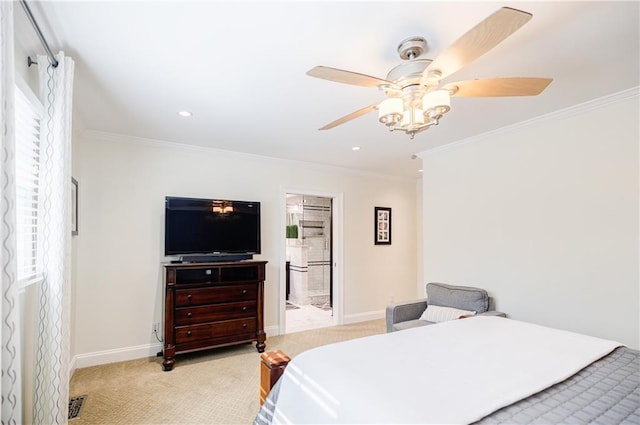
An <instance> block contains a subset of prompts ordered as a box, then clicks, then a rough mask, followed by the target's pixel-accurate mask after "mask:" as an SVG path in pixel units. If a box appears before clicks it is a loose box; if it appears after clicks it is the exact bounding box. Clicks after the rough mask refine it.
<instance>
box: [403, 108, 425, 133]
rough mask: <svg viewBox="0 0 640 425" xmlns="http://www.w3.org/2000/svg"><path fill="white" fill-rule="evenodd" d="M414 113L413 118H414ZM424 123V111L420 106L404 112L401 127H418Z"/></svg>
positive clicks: (411, 128)
mask: <svg viewBox="0 0 640 425" xmlns="http://www.w3.org/2000/svg"><path fill="white" fill-rule="evenodd" d="M412 115H413V119H412ZM423 124H424V111H423V110H422V109H418V108H411V109H409V110H406V111H404V112H403V113H402V121H401V122H400V126H401V127H407V128H408V129H410V130H413V129H417V128H419V127H420V126H421V125H423Z"/></svg>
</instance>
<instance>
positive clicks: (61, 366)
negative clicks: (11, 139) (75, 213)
mask: <svg viewBox="0 0 640 425" xmlns="http://www.w3.org/2000/svg"><path fill="white" fill-rule="evenodd" d="M56 59H57V60H58V62H59V64H58V66H57V67H56V68H54V67H53V66H52V65H51V64H50V63H49V59H48V58H47V57H46V56H38V69H39V74H40V99H41V100H42V103H43V105H44V117H43V119H42V121H41V126H40V133H41V134H40V172H41V177H40V178H41V180H40V185H41V189H42V191H41V200H40V202H41V208H40V211H42V229H43V234H42V252H43V263H42V272H43V276H44V279H43V282H42V285H40V291H39V295H38V299H39V300H38V317H37V319H36V321H37V325H36V326H37V336H36V338H37V339H36V355H35V369H34V375H35V385H34V394H33V420H34V423H36V424H66V423H67V418H68V403H69V359H70V352H69V351H70V342H69V328H70V319H69V310H70V284H71V105H72V94H73V71H74V62H73V60H72V59H71V58H67V57H65V55H64V53H63V52H60V53H58V55H57V56H56Z"/></svg>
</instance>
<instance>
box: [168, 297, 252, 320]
mask: <svg viewBox="0 0 640 425" xmlns="http://www.w3.org/2000/svg"><path fill="white" fill-rule="evenodd" d="M257 309H258V303H257V302H256V301H244V302H238V303H223V304H214V305H203V306H199V307H182V308H177V309H176V312H175V315H174V320H175V322H176V325H193V324H198V323H206V322H215V321H218V320H230V319H241V318H244V317H255V316H256V312H257Z"/></svg>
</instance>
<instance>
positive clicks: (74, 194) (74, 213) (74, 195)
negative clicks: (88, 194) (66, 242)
mask: <svg viewBox="0 0 640 425" xmlns="http://www.w3.org/2000/svg"><path fill="white" fill-rule="evenodd" d="M71 235H72V236H78V181H77V180H76V179H74V178H73V177H71Z"/></svg>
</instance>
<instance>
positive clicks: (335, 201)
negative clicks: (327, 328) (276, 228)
mask: <svg viewBox="0 0 640 425" xmlns="http://www.w3.org/2000/svg"><path fill="white" fill-rule="evenodd" d="M288 193H290V194H296V195H309V196H318V197H321V198H331V220H332V224H333V228H332V232H333V233H332V236H333V237H332V238H331V250H332V258H333V263H332V264H331V267H332V272H333V282H332V285H333V304H332V308H333V325H342V324H343V323H344V307H343V295H344V285H343V277H344V267H343V264H342V258H343V241H344V229H343V217H342V215H343V211H342V207H343V196H344V195H343V193H342V192H323V191H318V190H314V189H304V188H299V187H282V188H280V263H279V268H280V285H279V292H278V305H279V308H278V335H284V334H285V332H286V307H287V300H286V298H287V296H286V291H287V282H286V271H285V266H286V261H287V238H286V225H287V194H288Z"/></svg>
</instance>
